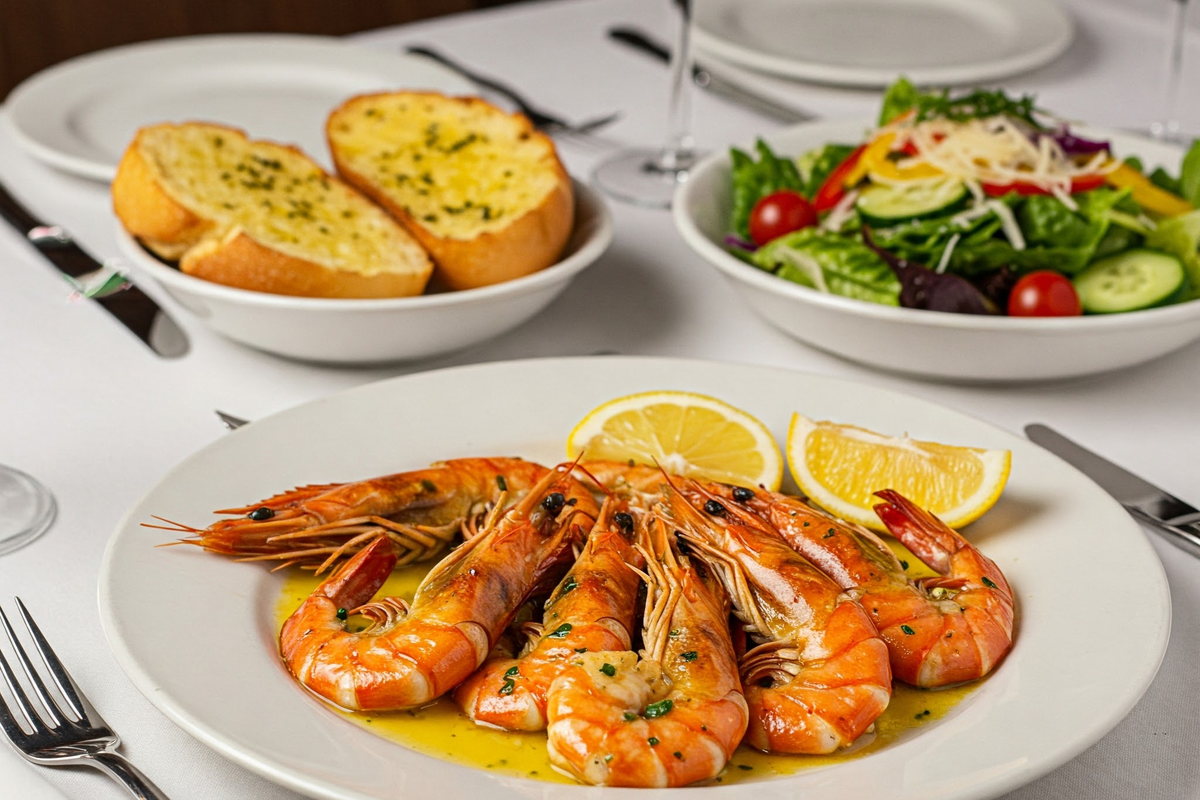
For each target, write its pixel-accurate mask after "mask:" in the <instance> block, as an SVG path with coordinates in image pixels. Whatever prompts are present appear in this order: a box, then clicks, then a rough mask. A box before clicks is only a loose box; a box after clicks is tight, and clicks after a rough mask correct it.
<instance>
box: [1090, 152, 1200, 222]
mask: <svg viewBox="0 0 1200 800" xmlns="http://www.w3.org/2000/svg"><path fill="white" fill-rule="evenodd" d="M1105 180H1107V181H1108V183H1109V185H1110V186H1115V187H1117V188H1118V189H1129V190H1130V196H1131V197H1133V199H1134V200H1135V201H1136V202H1137V204H1138V205H1140V206H1141V207H1142V208H1144V209H1145V210H1146V211H1149V212H1150V213H1152V214H1158V215H1159V216H1162V217H1174V216H1178V215H1179V214H1186V213H1187V212H1189V211H1191V210H1192V204H1191V203H1189V202H1188V201H1187V200H1184V199H1183V198H1182V197H1179V196H1178V195H1174V194H1171V193H1170V192H1168V191H1166V190H1165V189H1160V188H1158V187H1157V186H1155V185H1154V184H1153V183H1151V182H1150V179H1149V178H1147V177H1146V176H1145V175H1143V174H1142V173H1141V172H1139V171H1137V170H1136V169H1134V168H1133V167H1131V166H1129V165H1128V164H1121V165H1120V166H1118V167H1117V168H1116V169H1114V170H1113V171H1112V172H1110V173H1108V175H1106V176H1105Z"/></svg>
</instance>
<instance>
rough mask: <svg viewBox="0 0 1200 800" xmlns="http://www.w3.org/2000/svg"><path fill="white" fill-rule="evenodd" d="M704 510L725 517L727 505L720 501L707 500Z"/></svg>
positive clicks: (715, 515)
mask: <svg viewBox="0 0 1200 800" xmlns="http://www.w3.org/2000/svg"><path fill="white" fill-rule="evenodd" d="M704 510H705V511H706V512H707V513H709V514H712V515H713V516H714V517H723V516H725V514H726V511H725V506H723V505H721V504H720V503H718V502H717V501H716V500H705V501H704Z"/></svg>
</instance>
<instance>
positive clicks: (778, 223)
mask: <svg viewBox="0 0 1200 800" xmlns="http://www.w3.org/2000/svg"><path fill="white" fill-rule="evenodd" d="M816 224H817V212H816V211H814V210H813V207H812V204H811V203H809V202H808V201H807V200H805V199H804V198H803V197H801V196H800V195H798V194H796V193H795V192H793V191H790V190H788V189H784V190H782V191H778V192H775V193H774V194H769V195H767V196H766V197H764V198H762V199H761V200H759V201H758V202H757V203H755V204H754V210H753V211H751V212H750V238H751V239H753V240H754V243H755V244H760V245H761V244H766V243H767V242H769V241H771V240H772V239H777V238H779V237H780V236H783V235H784V234H785V233H791V232H792V231H798V230H800V229H801V228H807V227H809V226H811V225H816Z"/></svg>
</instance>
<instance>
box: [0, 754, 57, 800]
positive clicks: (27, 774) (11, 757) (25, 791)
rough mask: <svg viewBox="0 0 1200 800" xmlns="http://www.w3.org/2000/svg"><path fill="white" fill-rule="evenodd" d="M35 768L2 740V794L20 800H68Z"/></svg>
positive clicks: (0, 778)
mask: <svg viewBox="0 0 1200 800" xmlns="http://www.w3.org/2000/svg"><path fill="white" fill-rule="evenodd" d="M41 770H42V768H41V767H35V766H34V765H33V764H30V763H29V762H28V761H26V760H25V759H23V758H21V756H19V755H18V754H17V753H16V752H15V751H14V750H13V749H12V748H11V747H10V746H9V744H8V742H5V741H3V740H0V786H3V787H4V789H3V791H2V792H0V794H3V796H4V797H6V798H8V797H11V798H14V800H16V798H20V800H66V797H67V796H66V795H65V794H63V793H62V792H60V791H59V790H58V789H56V788H54V787H53V786H51V785H50V784H49V783H48V782H47V781H46V779H45V778H43V777H42V776H41V774H40V772H41Z"/></svg>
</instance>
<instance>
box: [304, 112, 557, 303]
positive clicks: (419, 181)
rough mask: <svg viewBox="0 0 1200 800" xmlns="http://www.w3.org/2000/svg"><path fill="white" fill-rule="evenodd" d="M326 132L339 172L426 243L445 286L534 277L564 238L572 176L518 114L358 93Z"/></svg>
mask: <svg viewBox="0 0 1200 800" xmlns="http://www.w3.org/2000/svg"><path fill="white" fill-rule="evenodd" d="M326 134H327V135H328V137H329V149H330V151H331V152H332V154H333V163H334V165H335V166H336V167H337V170H338V173H339V174H340V175H341V176H342V177H343V178H345V179H346V180H347V181H348V182H349V183H351V184H353V185H354V186H356V187H358V188H359V189H360V190H362V191H363V192H364V193H365V194H367V195H368V196H370V197H371V198H373V199H374V200H375V201H376V202H378V203H379V204H380V205H382V206H383V207H385V208H387V209H388V210H389V211H391V212H392V214H394V215H395V216H396V218H397V219H399V220H400V221H401V222H402V223H403V224H404V225H405V227H407V228H408V229H409V230H410V231H411V232H412V234H413V235H414V236H416V237H417V239H419V240H420V242H421V244H423V245H425V247H426V248H427V249H428V250H429V252H430V253H431V254H432V255H433V260H434V263H435V264H436V265H437V269H436V271H435V273H434V280H435V281H436V282H437V283H439V284H441V285H444V286H446V287H448V288H452V289H469V288H474V287H477V286H487V285H489V284H493V283H500V282H501V281H507V280H511V279H512V278H517V277H520V276H522V275H528V274H529V273H531V272H536V271H537V270H540V269H542V268H543V267H547V266H549V265H550V264H553V263H554V262H555V261H556V260H557V259H558V257H559V254H560V253H561V252H562V249H563V247H564V246H565V245H566V242H567V238H568V237H569V236H570V234H571V228H572V225H573V224H574V215H575V200H574V194H573V192H572V190H571V180H570V178H569V177H568V176H567V173H566V170H564V169H563V166H562V163H561V162H559V160H558V154H557V153H556V152H555V150H554V143H553V142H552V141H551V140H550V139H549V138H548V137H546V136H544V135H542V134H541V133H538V132H537V131H536V130H534V128H533V126H532V125H530V123H529V120H527V119H526V118H525V117H523V116H521V115H520V114H507V113H505V112H503V111H501V110H499V109H498V108H496V107H495V106H493V105H491V104H489V103H487V102H485V101H483V100H480V99H479V98H473V97H446V96H444V95H440V94H434V93H426V92H394V93H387V94H373V95H363V96H360V97H355V98H352V99H350V100H348V101H347V102H345V103H344V104H342V105H341V106H340V107H339V108H337V109H335V110H334V112H333V114H331V115H330V117H329V121H328V123H327V125H326Z"/></svg>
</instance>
